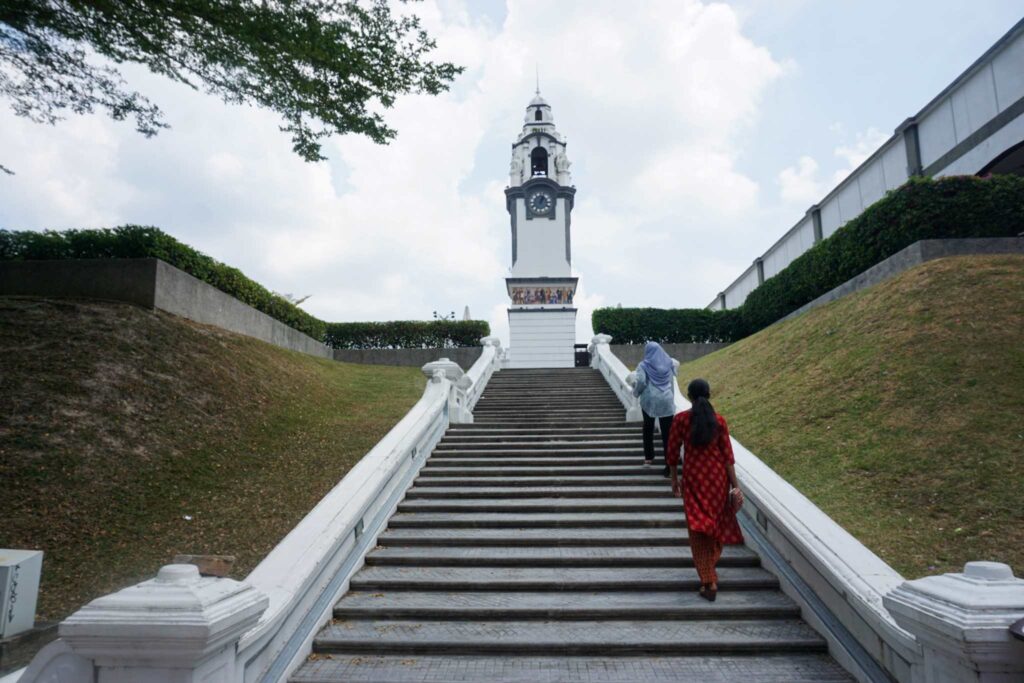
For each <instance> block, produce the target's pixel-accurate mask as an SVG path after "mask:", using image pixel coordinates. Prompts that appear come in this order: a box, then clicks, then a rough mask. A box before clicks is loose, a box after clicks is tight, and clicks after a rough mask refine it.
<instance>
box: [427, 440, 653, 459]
mask: <svg viewBox="0 0 1024 683" xmlns="http://www.w3.org/2000/svg"><path fill="white" fill-rule="evenodd" d="M643 452H644V449H643V445H639V446H637V445H633V444H630V445H628V446H616V445H614V444H609V443H607V442H597V443H595V444H593V445H590V444H586V443H584V444H569V445H564V446H548V445H536V444H526V445H514V446H508V445H506V446H505V447H503V448H501V447H499V448H476V447H475V446H462V445H459V446H445V447H440V446H438V447H437V448H435V449H434V452H433V455H432V456H431V458H432V459H433V458H438V459H441V458H455V457H463V458H479V457H486V458H502V457H516V456H518V457H523V458H530V457H541V456H553V457H555V456H561V457H566V458H573V457H597V456H616V455H630V456H632V455H637V454H639V455H640V456H641V457H642V456H643Z"/></svg>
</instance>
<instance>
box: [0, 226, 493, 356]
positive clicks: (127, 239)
mask: <svg viewBox="0 0 1024 683" xmlns="http://www.w3.org/2000/svg"><path fill="white" fill-rule="evenodd" d="M92 258H158V259H160V260H162V261H166V262H167V263H169V264H171V265H172V266H174V267H175V268H179V269H181V270H183V271H185V272H186V273H188V274H189V275H191V276H192V277H195V278H196V279H199V280H202V281H203V282H205V283H207V284H209V285H212V286H214V287H216V288H217V289H219V290H221V291H222V292H224V293H226V294H230V295H231V296H233V297H235V298H236V299H238V300H239V301H242V302H243V303H246V304H248V305H250V306H252V307H253V308H255V309H256V310H258V311H262V312H263V313H266V314H267V315H269V316H270V317H271V318H274V319H276V320H280V321H281V322H283V323H284V324H285V325H288V326H289V327H292V328H294V329H296V330H298V331H299V332H303V333H305V334H307V335H309V336H310V337H312V338H313V339H316V340H318V341H323V342H324V343H325V344H327V345H328V346H335V344H333V343H332V341H333V340H334V339H338V340H343V343H344V344H346V345H344V346H337V348H362V349H367V348H408V347H420V348H451V347H455V346H476V345H477V344H478V343H479V341H480V338H481V337H486V336H487V335H488V334H490V327H489V326H488V325H487V323H486V322H483V321H478V320H472V321H464V322H456V321H440V322H442V323H443V325H441V326H438V324H437V323H426V322H416V321H413V322H404V321H399V322H390V323H326V322H324V321H323V320H320V319H319V318H317V317H315V316H313V315H310V314H309V313H307V312H306V311H304V310H302V309H301V308H299V307H298V306H296V305H295V304H293V303H291V302H290V301H288V300H287V299H284V298H283V297H280V296H278V295H277V294H274V293H273V292H271V291H270V290H268V289H267V288H265V287H264V286H263V285H261V284H259V283H257V282H255V281H253V280H250V279H249V278H247V277H246V276H245V275H244V274H243V273H242V271H240V270H238V269H237V268H232V267H231V266H227V265H225V264H223V263H221V262H220V261H217V260H216V259H214V258H212V257H210V256H207V255H206V254H203V253H202V252H199V251H196V250H195V249H193V248H192V247H190V246H188V245H186V244H183V243H181V242H179V241H178V240H176V239H174V238H173V237H171V236H170V235H168V234H167V233H165V232H163V231H162V230H160V229H158V228H154V227H148V226H141V225H125V226H121V227H118V228H113V229H101V230H66V231H63V232H57V231H52V230H47V231H44V232H33V231H28V230H0V261H3V260H6V261H12V260H58V259H92ZM347 326H353V329H352V330H351V331H348V332H343V331H341V328H345V327H347ZM366 326H369V327H366ZM360 327H362V328H364V331H363V332H362V335H363V336H361V337H360V336H359V333H357V332H356V330H357V329H359V328H360ZM328 328H331V329H332V330H335V331H334V332H332V333H331V334H327V330H328ZM395 340H398V342H396V341H395ZM378 341H379V342H380V343H382V345H381V346H373V344H374V343H378ZM352 344H355V345H352Z"/></svg>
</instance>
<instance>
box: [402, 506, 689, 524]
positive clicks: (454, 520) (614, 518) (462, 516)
mask: <svg viewBox="0 0 1024 683" xmlns="http://www.w3.org/2000/svg"><path fill="white" fill-rule="evenodd" d="M685 526H686V518H685V517H684V516H683V509H682V506H681V505H680V506H679V508H678V509H677V510H676V511H674V512H635V513H630V512H537V513H532V512H523V513H505V512H436V513H428V512H422V513H421V512H416V513H413V512H398V513H396V514H395V515H393V516H392V517H391V520H390V521H389V522H388V528H389V529H423V528H428V529H436V528H445V529H559V528H580V527H601V528H605V529H609V528H628V529H650V528H655V527H673V528H683V527H685Z"/></svg>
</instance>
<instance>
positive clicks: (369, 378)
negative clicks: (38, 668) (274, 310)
mask: <svg viewBox="0 0 1024 683" xmlns="http://www.w3.org/2000/svg"><path fill="white" fill-rule="evenodd" d="M423 382H424V380H423V377H422V375H420V373H419V371H418V370H416V369H413V368H389V367H381V366H373V367H370V366H358V365H351V364H344V363H334V362H333V361H328V360H323V359H317V358H313V357H310V356H306V355H304V354H300V353H296V352H291V351H286V350H283V349H279V348H277V347H273V346H270V345H269V344H265V343H263V342H260V341H258V340H255V339H251V338H248V337H243V336H240V335H234V334H231V333H227V332H223V331H220V330H216V329H214V328H210V327H205V326H202V325H197V324H194V323H191V322H189V321H186V320H183V319H181V318H178V317H175V316H171V315H168V314H165V313H162V312H158V311H147V310H144V309H140V308H136V307H133V306H129V305H123V304H113V303H110V304H108V303H97V302H75V301H60V300H41V299H27V298H0V396H2V397H3V398H2V401H0V491H3V498H4V508H5V517H4V520H3V524H2V525H0V547H15V548H39V549H42V550H44V551H45V553H46V555H45V558H44V565H43V566H44V569H43V585H42V588H41V591H40V607H39V612H40V616H41V617H43V618H45V619H60V618H63V617H64V616H66V615H67V614H69V613H70V612H72V611H74V610H75V609H77V608H78V607H79V606H80V605H82V604H83V603H85V602H87V601H88V600H90V599H92V598H94V597H96V596H98V595H102V594H104V593H107V592H109V591H111V590H115V589H117V588H120V587H122V586H125V585H129V584H131V583H134V582H136V581H139V580H142V579H145V578H148V577H150V576H152V575H153V573H154V572H155V570H156V569H157V568H159V566H160V565H162V564H165V563H166V562H168V561H170V560H171V558H173V556H174V555H175V554H178V553H202V554H228V555H236V556H237V557H238V561H237V563H236V565H235V576H244V575H245V574H246V573H248V572H249V571H250V570H251V569H252V567H253V566H255V565H256V564H257V563H258V562H259V560H260V559H262V558H263V557H264V556H265V555H266V553H267V552H268V551H269V550H270V549H271V548H273V547H274V545H276V543H277V542H278V541H279V540H280V539H281V538H282V537H283V536H284V535H285V534H286V533H287V532H288V531H290V530H291V528H292V527H293V526H294V525H295V524H296V523H297V522H298V521H299V520H300V519H301V518H302V517H303V516H304V515H305V514H306V513H307V512H308V511H309V510H310V509H311V508H312V507H313V506H314V505H315V504H316V502H317V501H318V500H319V499H320V498H321V497H323V495H324V494H325V493H326V492H327V491H329V490H330V489H331V487H333V486H334V485H335V484H336V483H337V482H338V481H339V480H340V479H341V478H342V477H343V476H344V475H345V473H346V472H348V470H349V468H350V467H351V466H352V465H353V464H354V463H355V462H357V461H358V460H359V458H361V457H362V456H363V455H364V454H365V453H366V451H367V450H369V449H370V448H371V447H372V446H373V444H375V443H376V442H377V441H378V440H379V439H380V438H381V437H382V436H383V435H384V434H385V433H387V431H388V430H389V429H390V428H391V427H392V426H393V425H394V424H395V423H396V422H397V421H398V420H399V419H400V418H401V417H402V416H403V415H404V414H405V413H406V412H407V411H408V409H409V408H410V407H411V406H412V404H413V403H415V402H416V400H418V398H419V397H420V396H421V395H422V391H423Z"/></svg>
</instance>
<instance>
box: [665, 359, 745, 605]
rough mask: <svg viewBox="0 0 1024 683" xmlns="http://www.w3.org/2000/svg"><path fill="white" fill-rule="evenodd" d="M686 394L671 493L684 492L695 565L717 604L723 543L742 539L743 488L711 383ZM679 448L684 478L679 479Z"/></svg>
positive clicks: (672, 454) (703, 592)
mask: <svg viewBox="0 0 1024 683" xmlns="http://www.w3.org/2000/svg"><path fill="white" fill-rule="evenodd" d="M686 393H687V395H688V396H689V397H690V403H691V404H692V406H691V407H690V409H689V410H684V411H683V412H681V413H679V414H678V415H676V417H675V419H674V420H673V421H672V430H671V432H670V434H669V439H668V453H667V455H666V458H667V459H668V465H669V468H670V469H671V472H672V491H673V493H675V494H676V495H679V494H680V493H681V494H682V496H683V509H684V510H685V511H686V526H687V529H688V530H689V534H690V549H691V550H692V551H693V564H694V566H695V567H696V568H697V574H698V575H699V576H700V596H701V597H702V598H704V599H705V600H710V601H712V602H714V600H715V596H716V594H717V593H718V574H717V573H716V572H715V565H717V564H718V560H719V558H720V557H721V556H722V546H724V545H733V544H737V543H743V533H742V532H741V531H740V525H739V523H738V522H737V521H736V511H737V510H739V508H740V506H741V505H743V492H742V491H740V488H739V483H738V482H737V481H736V470H735V468H734V467H733V455H732V443H731V442H730V441H729V428H728V426H726V424H725V418H724V417H722V416H721V415H718V414H716V413H715V409H714V407H712V405H711V387H710V386H708V383H707V382H706V381H704V380H702V379H695V380H693V381H692V382H690V386H689V387H687V389H686ZM680 448H682V449H683V478H682V482H680V481H679V479H678V478H677V477H676V463H677V462H678V461H679V451H680Z"/></svg>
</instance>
